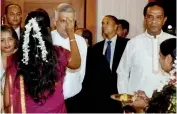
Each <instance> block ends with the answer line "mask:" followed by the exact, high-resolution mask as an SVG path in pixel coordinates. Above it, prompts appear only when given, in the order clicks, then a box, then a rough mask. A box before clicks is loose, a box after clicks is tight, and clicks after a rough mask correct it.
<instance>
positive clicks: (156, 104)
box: [146, 85, 176, 113]
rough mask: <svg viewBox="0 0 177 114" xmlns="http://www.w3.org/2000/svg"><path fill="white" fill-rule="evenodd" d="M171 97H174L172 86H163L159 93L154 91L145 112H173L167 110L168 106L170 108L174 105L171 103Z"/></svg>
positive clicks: (174, 88)
mask: <svg viewBox="0 0 177 114" xmlns="http://www.w3.org/2000/svg"><path fill="white" fill-rule="evenodd" d="M173 97H176V87H175V86H173V85H166V86H164V87H163V89H162V91H161V92H157V91H155V92H154V93H153V95H152V99H151V101H150V102H149V108H148V109H147V111H146V112H147V113H170V112H173V110H169V109H168V108H169V106H170V105H171V107H174V104H173V101H172V99H173ZM175 108H176V106H175ZM174 111H175V110H174ZM173 113H174V112H173Z"/></svg>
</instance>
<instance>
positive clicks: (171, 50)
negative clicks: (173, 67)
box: [160, 38, 176, 60]
mask: <svg viewBox="0 0 177 114" xmlns="http://www.w3.org/2000/svg"><path fill="white" fill-rule="evenodd" d="M160 51H161V53H162V54H163V55H164V56H167V55H168V54H170V55H171V56H172V57H173V60H175V58H176V38H170V39H167V40H165V41H163V42H162V43H161V44H160Z"/></svg>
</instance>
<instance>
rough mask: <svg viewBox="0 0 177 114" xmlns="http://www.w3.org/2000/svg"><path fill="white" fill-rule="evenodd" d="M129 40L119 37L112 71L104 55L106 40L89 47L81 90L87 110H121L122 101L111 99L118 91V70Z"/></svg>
mask: <svg viewBox="0 0 177 114" xmlns="http://www.w3.org/2000/svg"><path fill="white" fill-rule="evenodd" d="M128 40H129V39H125V38H119V37H118V38H117V40H116V46H115V51H114V57H113V66H112V71H111V69H110V66H109V63H108V62H107V60H106V58H105V56H104V55H103V47H104V42H105V40H104V41H101V42H99V43H97V44H95V45H94V46H93V47H92V48H89V50H88V53H87V64H86V74H85V78H84V81H83V86H82V91H81V94H82V98H83V100H82V101H84V103H85V105H84V106H86V105H88V106H86V108H87V107H89V109H88V110H87V111H86V112H100V113H101V112H121V111H120V108H118V107H119V106H120V103H119V104H117V103H118V102H117V101H115V102H114V100H112V99H110V95H112V94H116V93H117V74H116V70H117V67H118V64H119V61H120V59H121V57H122V53H123V51H124V49H125V46H126V44H127V42H128ZM90 99H92V100H90ZM91 106H92V108H91Z"/></svg>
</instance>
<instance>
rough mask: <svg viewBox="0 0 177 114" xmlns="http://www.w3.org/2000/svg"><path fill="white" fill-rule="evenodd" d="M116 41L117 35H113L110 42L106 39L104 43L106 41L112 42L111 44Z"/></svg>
mask: <svg viewBox="0 0 177 114" xmlns="http://www.w3.org/2000/svg"><path fill="white" fill-rule="evenodd" d="M116 39H117V35H115V36H114V37H113V38H111V39H110V40H109V39H107V38H106V42H107V41H112V42H116Z"/></svg>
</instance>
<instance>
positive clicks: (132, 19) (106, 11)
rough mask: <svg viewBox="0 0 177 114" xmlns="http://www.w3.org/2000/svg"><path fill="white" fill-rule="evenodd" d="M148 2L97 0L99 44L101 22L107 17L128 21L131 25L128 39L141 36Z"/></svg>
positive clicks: (143, 0) (98, 39)
mask: <svg viewBox="0 0 177 114" xmlns="http://www.w3.org/2000/svg"><path fill="white" fill-rule="evenodd" d="M147 3H148V0H97V8H98V9H97V42H99V41H101V40H103V38H102V36H101V22H102V19H103V17H104V16H105V15H114V16H116V17H117V18H118V19H126V20H127V21H128V22H129V24H130V30H129V35H128V36H127V37H128V38H133V37H134V36H136V35H138V34H141V33H142V32H143V31H144V27H143V21H144V16H143V9H144V7H145V6H146V4H147Z"/></svg>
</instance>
